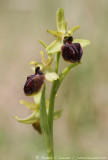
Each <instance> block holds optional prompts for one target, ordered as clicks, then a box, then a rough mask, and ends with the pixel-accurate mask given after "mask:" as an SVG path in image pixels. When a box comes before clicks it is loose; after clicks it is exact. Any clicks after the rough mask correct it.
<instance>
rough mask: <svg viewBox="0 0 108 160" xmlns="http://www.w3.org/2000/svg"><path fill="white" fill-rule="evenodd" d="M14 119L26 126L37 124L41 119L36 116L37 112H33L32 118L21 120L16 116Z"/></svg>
mask: <svg viewBox="0 0 108 160" xmlns="http://www.w3.org/2000/svg"><path fill="white" fill-rule="evenodd" d="M14 118H15V119H16V120H17V121H18V122H20V123H24V124H32V123H35V122H36V120H37V119H38V118H39V117H38V116H37V114H36V111H35V112H33V113H32V114H31V115H30V116H28V117H26V118H24V119H20V118H18V117H17V116H14Z"/></svg>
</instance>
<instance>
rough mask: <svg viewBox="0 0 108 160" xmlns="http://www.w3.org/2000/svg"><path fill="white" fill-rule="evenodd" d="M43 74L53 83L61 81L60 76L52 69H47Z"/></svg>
mask: <svg viewBox="0 0 108 160" xmlns="http://www.w3.org/2000/svg"><path fill="white" fill-rule="evenodd" d="M43 72H44V75H45V78H46V79H47V80H48V81H51V82H52V81H54V80H57V79H59V76H58V75H57V74H56V73H55V72H54V71H53V70H52V69H51V68H48V69H45V70H44V71H43Z"/></svg>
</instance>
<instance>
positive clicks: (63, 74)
mask: <svg viewBox="0 0 108 160" xmlns="http://www.w3.org/2000/svg"><path fill="white" fill-rule="evenodd" d="M56 59H58V58H56ZM56 62H57V63H58V64H59V59H58V61H56ZM58 64H56V65H55V66H58ZM78 64H80V63H73V64H70V65H68V66H67V67H66V68H65V69H64V70H63V71H62V72H61V74H60V75H59V80H56V81H54V82H53V84H52V88H51V94H50V103H49V113H48V121H49V127H50V131H51V135H53V113H54V102H55V96H56V93H57V90H58V89H59V87H60V85H61V83H62V81H63V80H64V78H65V77H66V75H67V73H68V72H69V71H70V69H71V68H73V67H75V66H77V65H78ZM56 71H58V68H56Z"/></svg>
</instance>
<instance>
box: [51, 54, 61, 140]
mask: <svg viewBox="0 0 108 160" xmlns="http://www.w3.org/2000/svg"><path fill="white" fill-rule="evenodd" d="M59 59H60V52H58V53H56V54H55V72H56V73H58V66H59ZM56 83H57V80H56V81H54V82H53V84H52V88H51V94H50V101H49V112H48V121H49V127H50V131H51V135H52V141H53V113H54V102H55V96H56V90H55V88H56Z"/></svg>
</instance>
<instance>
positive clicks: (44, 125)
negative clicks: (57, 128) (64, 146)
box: [40, 84, 53, 154]
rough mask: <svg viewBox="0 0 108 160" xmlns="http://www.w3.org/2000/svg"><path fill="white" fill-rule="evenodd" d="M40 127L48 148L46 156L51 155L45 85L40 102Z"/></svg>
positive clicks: (51, 146) (51, 145) (51, 147)
mask: <svg viewBox="0 0 108 160" xmlns="http://www.w3.org/2000/svg"><path fill="white" fill-rule="evenodd" d="M40 125H41V130H42V133H43V135H44V139H45V142H46V145H47V148H48V154H50V153H52V151H53V144H52V138H51V133H50V129H49V124H48V117H47V113H46V104H45V84H44V86H43V89H42V95H41V101H40Z"/></svg>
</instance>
